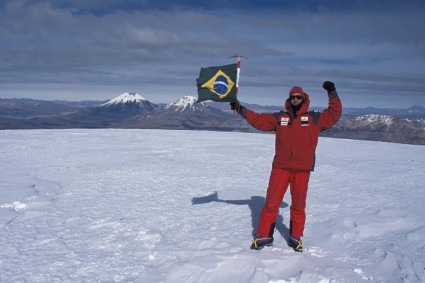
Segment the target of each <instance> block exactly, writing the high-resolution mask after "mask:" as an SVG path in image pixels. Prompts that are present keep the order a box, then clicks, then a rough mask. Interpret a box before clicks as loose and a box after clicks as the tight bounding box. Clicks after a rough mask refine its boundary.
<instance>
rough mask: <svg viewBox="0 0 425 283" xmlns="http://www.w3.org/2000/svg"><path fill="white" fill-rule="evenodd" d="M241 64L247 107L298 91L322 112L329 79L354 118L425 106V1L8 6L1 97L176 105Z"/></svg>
mask: <svg viewBox="0 0 425 283" xmlns="http://www.w3.org/2000/svg"><path fill="white" fill-rule="evenodd" d="M236 53H240V54H242V55H244V56H246V57H248V59H246V60H243V61H242V69H241V78H240V90H239V99H240V100H241V101H245V102H249V103H258V104H263V105H279V104H281V103H283V101H284V100H285V98H286V97H287V94H288V91H289V89H290V88H291V87H292V86H293V85H299V86H302V87H303V88H304V90H305V91H306V92H308V93H309V94H310V97H311V100H312V105H317V106H322V105H325V104H326V102H327V98H326V95H325V93H324V90H323V89H322V88H321V85H322V82H323V81H324V80H331V81H334V82H335V84H336V86H337V89H338V92H339V94H340V96H341V98H342V100H343V104H344V106H347V107H367V106H374V107H396V108H405V107H409V106H412V105H422V106H425V1H409V0H407V1H394V0H388V1H386V0H381V1H373V0H368V1H337V0H323V1H312V0H310V1H292V0H290V1H283V0H281V1H278V0H276V1H242V0H240V1H239V0H237V1H221V0H219V1H203V0H200V1H192V0H184V1H165V0H164V1H160V0H157V1H149V0H145V1H143V0H140V1H136V0H131V1H130V0H127V1H126V0H92V1H85V0H72V1H71V0H51V1H39V0H31V1H30V0H6V1H2V2H1V4H0V62H1V64H0V98H11V97H18V98H22V97H27V98H34V99H48V100H55V99H64V100H106V99H111V98H113V97H115V96H117V95H119V94H121V93H123V92H127V91H130V92H137V93H139V94H141V95H142V96H144V97H145V98H146V99H148V100H150V101H152V102H155V103H160V102H162V103H171V102H174V101H175V100H177V99H178V98H180V97H181V96H184V95H192V96H197V93H196V85H195V80H196V78H197V77H198V75H199V70H200V68H201V67H209V66H217V65H224V64H229V63H233V62H234V59H231V58H228V57H229V56H231V55H234V54H236Z"/></svg>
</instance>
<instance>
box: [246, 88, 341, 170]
mask: <svg viewBox="0 0 425 283" xmlns="http://www.w3.org/2000/svg"><path fill="white" fill-rule="evenodd" d="M305 96H306V99H305V101H304V103H303V105H302V107H301V109H300V110H299V111H298V114H297V116H296V117H293V114H291V113H293V112H292V111H291V104H290V102H289V100H286V102H285V108H286V111H281V112H276V113H273V114H266V113H263V114H258V113H256V112H254V111H252V110H249V109H245V111H242V112H241V114H242V116H244V118H245V119H246V120H247V121H248V123H250V124H251V125H252V126H253V127H254V128H256V129H258V130H262V131H275V132H276V143H275V156H274V159H273V168H275V167H277V168H284V169H296V170H307V171H313V170H314V163H315V152H316V147H317V142H318V139H319V134H320V132H321V131H324V130H326V129H329V128H330V127H332V126H333V125H334V124H335V123H336V122H337V121H338V120H339V117H340V116H341V113H342V104H341V101H340V100H339V98H338V95H337V94H336V93H333V94H331V95H329V105H328V108H327V109H326V110H324V111H323V112H317V111H310V112H309V111H308V107H309V105H310V99H309V96H308V94H307V93H305Z"/></svg>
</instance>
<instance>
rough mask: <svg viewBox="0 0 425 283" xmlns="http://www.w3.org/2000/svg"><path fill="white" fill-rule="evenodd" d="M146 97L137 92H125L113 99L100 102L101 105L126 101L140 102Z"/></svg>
mask: <svg viewBox="0 0 425 283" xmlns="http://www.w3.org/2000/svg"><path fill="white" fill-rule="evenodd" d="M145 100H146V99H144V98H143V96H141V95H140V94H138V93H135V92H125V93H123V94H121V95H119V96H117V97H115V98H113V99H111V100H110V101H108V102H107V103H104V104H102V105H101V106H111V105H116V104H121V103H128V102H130V103H131V102H136V103H139V102H142V101H145Z"/></svg>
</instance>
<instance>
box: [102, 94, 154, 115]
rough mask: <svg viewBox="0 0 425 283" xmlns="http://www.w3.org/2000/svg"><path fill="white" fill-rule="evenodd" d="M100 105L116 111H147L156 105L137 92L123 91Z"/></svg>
mask: <svg viewBox="0 0 425 283" xmlns="http://www.w3.org/2000/svg"><path fill="white" fill-rule="evenodd" d="M100 107H103V108H110V109H115V110H116V111H122V112H127V113H142V112H149V111H152V110H153V109H155V108H157V107H158V106H157V105H155V104H153V103H152V102H150V101H149V100H146V99H145V98H143V96H141V95H140V94H138V93H135V92H125V93H123V94H121V95H118V96H117V97H115V98H113V99H111V100H110V101H108V102H107V103H105V104H102V105H101V106H100Z"/></svg>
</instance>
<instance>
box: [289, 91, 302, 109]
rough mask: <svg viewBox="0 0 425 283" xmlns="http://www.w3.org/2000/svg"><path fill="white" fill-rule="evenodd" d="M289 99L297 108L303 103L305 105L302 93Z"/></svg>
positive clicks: (295, 94) (292, 95)
mask: <svg viewBox="0 0 425 283" xmlns="http://www.w3.org/2000/svg"><path fill="white" fill-rule="evenodd" d="M289 99H290V101H291V103H292V105H295V106H297V105H300V104H301V103H303V97H302V95H301V93H294V94H291V95H290V96H289Z"/></svg>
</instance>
